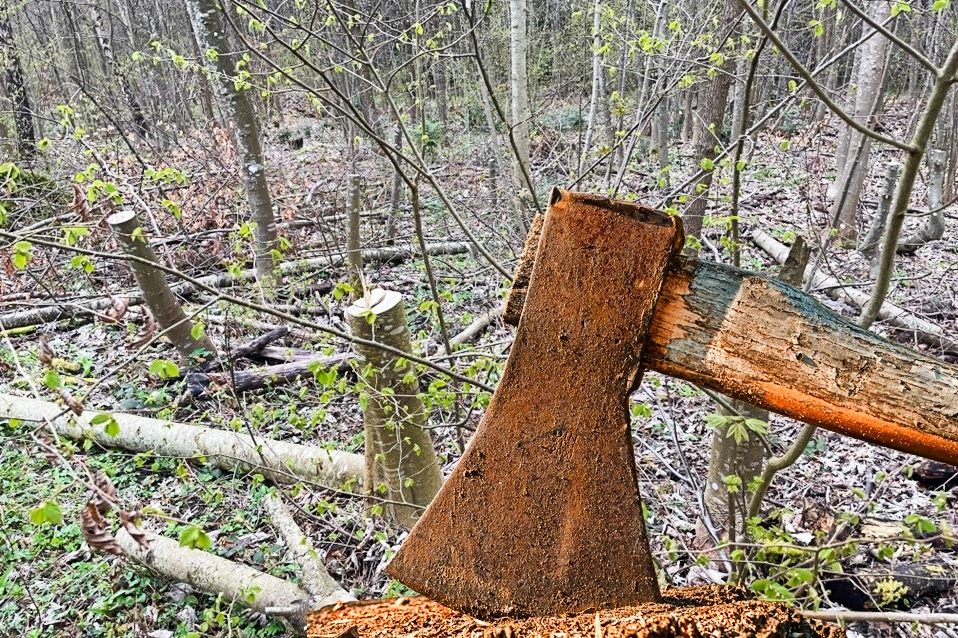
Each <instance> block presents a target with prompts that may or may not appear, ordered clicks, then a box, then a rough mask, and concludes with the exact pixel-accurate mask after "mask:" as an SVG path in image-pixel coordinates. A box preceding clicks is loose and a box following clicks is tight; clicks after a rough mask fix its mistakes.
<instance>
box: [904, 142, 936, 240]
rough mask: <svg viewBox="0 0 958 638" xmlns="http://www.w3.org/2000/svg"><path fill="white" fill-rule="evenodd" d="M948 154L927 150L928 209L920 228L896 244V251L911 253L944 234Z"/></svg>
mask: <svg viewBox="0 0 958 638" xmlns="http://www.w3.org/2000/svg"><path fill="white" fill-rule="evenodd" d="M947 161H948V154H947V153H945V151H941V150H932V151H929V152H928V174H929V178H928V210H929V211H930V214H929V215H928V216H927V217H926V218H925V223H924V224H922V226H921V228H919V229H918V230H917V231H915V232H914V233H913V234H911V235H909V236H908V237H906V238H905V239H903V240H902V241H901V242H900V243H899V244H898V252H899V253H904V254H908V255H912V254H914V253H915V252H917V251H918V249H919V248H921V247H922V246H924V245H925V244H927V243H929V242H932V241H936V240H938V239H941V238H942V236H944V234H945V209H944V208H943V206H942V204H943V202H944V189H945V172H946V171H945V164H946V162H947Z"/></svg>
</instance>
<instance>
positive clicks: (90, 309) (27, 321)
mask: <svg viewBox="0 0 958 638" xmlns="http://www.w3.org/2000/svg"><path fill="white" fill-rule="evenodd" d="M469 247H470V245H469V244H466V243H462V242H443V243H436V244H430V245H429V247H428V252H429V254H430V255H456V254H462V253H466V252H469ZM418 254H419V253H418V251H414V250H408V249H400V248H380V249H378V250H369V251H366V252H365V253H364V257H365V259H366V260H367V261H368V262H379V263H394V262H397V261H403V260H406V259H411V258H413V257H415V256H416V255H418ZM345 260H346V255H345V254H340V255H332V256H329V257H315V258H312V259H302V260H299V261H289V262H284V263H282V264H280V266H279V274H280V275H281V276H284V277H285V276H290V275H300V274H303V273H306V272H311V271H313V270H319V269H321V268H327V267H336V266H341V265H342V264H343V263H345ZM255 279H256V270H255V269H249V270H244V271H242V272H240V273H239V274H237V275H235V276H234V275H230V274H228V273H217V274H213V275H206V276H205V277H199V278H198V281H199V282H200V283H201V284H203V285H206V286H211V287H213V288H226V287H227V286H232V285H235V284H241V283H248V282H250V281H254V280H255ZM170 288H171V289H172V291H173V293H174V294H176V295H179V296H184V297H185V296H188V295H191V294H193V293H195V292H196V286H195V285H193V284H192V283H189V282H181V283H178V284H175V285H172V286H170ZM114 296H116V295H114ZM125 297H126V299H127V300H128V302H129V304H130V305H131V306H132V305H137V304H141V303H143V296H142V295H141V294H140V293H139V292H138V291H136V292H131V293H129V294H128V295H125ZM112 305H113V299H111V298H110V297H100V298H97V299H92V300H89V301H85V302H83V303H82V304H80V303H78V304H70V305H67V304H55V305H50V306H40V307H36V308H31V309H29V310H20V311H17V312H10V313H7V314H5V315H2V316H0V326H2V327H3V328H4V329H7V330H9V329H11V328H22V327H24V326H32V325H36V324H40V323H49V322H52V321H59V320H61V319H69V318H71V317H78V316H85V315H91V314H96V313H98V312H99V311H101V310H106V309H108V308H110V307H111V306H112Z"/></svg>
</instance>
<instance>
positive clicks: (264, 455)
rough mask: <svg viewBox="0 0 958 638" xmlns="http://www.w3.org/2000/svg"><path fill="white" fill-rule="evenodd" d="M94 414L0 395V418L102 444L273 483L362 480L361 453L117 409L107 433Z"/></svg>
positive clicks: (357, 482)
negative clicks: (195, 461)
mask: <svg viewBox="0 0 958 638" xmlns="http://www.w3.org/2000/svg"><path fill="white" fill-rule="evenodd" d="M98 414H103V412H93V411H84V412H83V414H82V415H80V416H79V417H76V418H74V417H73V415H70V414H64V410H63V408H62V407H61V406H59V405H57V404H56V403H50V402H48V401H41V400H39V399H31V398H27V397H18V396H13V395H9V394H0V419H5V420H7V419H17V420H20V421H33V422H44V421H49V422H50V423H51V425H52V426H53V429H54V430H55V431H56V433H57V434H58V435H60V436H63V437H66V438H69V439H74V440H80V439H85V438H90V439H91V440H93V441H94V442H96V443H98V444H99V445H102V446H104V447H113V448H117V447H118V448H123V449H126V450H133V451H135V452H147V451H152V452H154V453H155V454H157V455H159V456H172V457H176V458H194V457H202V458H204V459H205V460H206V462H207V463H210V464H211V465H214V466H216V467H221V468H224V469H231V470H232V469H241V470H244V471H246V470H250V469H256V470H257V471H260V472H262V473H263V474H264V475H265V476H266V477H267V478H268V479H270V480H272V481H274V482H278V483H291V482H295V481H298V480H306V481H314V482H318V483H322V484H324V485H329V486H331V487H336V488H339V487H342V486H348V485H355V486H357V488H358V487H359V486H360V485H361V482H362V475H363V457H362V456H361V455H359V454H352V453H350V452H341V451H339V450H327V449H324V448H322V447H319V446H311V445H299V444H296V443H288V442H286V441H275V440H272V439H267V438H263V437H257V438H256V439H255V440H254V439H253V438H252V437H250V436H248V435H246V434H239V433H237V432H229V431H226V430H218V429H214V428H208V427H202V426H198V425H188V424H185V423H173V422H170V421H161V420H159V419H151V418H148V417H143V416H137V415H133V414H121V413H118V412H114V413H112V416H113V418H114V419H116V422H117V425H118V426H119V431H118V433H117V434H116V436H111V435H109V434H107V433H106V431H105V427H104V426H103V425H93V424H91V422H90V421H91V420H92V419H93V418H94V417H96V416H97V415H98Z"/></svg>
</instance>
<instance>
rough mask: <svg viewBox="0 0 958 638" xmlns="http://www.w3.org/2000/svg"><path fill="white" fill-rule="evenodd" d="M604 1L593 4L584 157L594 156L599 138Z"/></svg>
mask: <svg viewBox="0 0 958 638" xmlns="http://www.w3.org/2000/svg"><path fill="white" fill-rule="evenodd" d="M601 46H602V0H594V2H593V3H592V93H591V95H590V97H589V125H588V128H586V130H585V142H583V144H582V155H583V156H585V157H589V156H590V155H591V154H592V144H593V142H594V141H595V138H596V137H597V133H596V131H598V130H599V127H597V126H596V124H597V120H598V118H599V101H600V100H601V99H602V53H601V52H600V48H601Z"/></svg>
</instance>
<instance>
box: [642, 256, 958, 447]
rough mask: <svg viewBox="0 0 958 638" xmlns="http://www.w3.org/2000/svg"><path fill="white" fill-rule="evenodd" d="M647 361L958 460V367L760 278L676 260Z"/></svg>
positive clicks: (847, 430) (877, 438)
mask: <svg viewBox="0 0 958 638" xmlns="http://www.w3.org/2000/svg"><path fill="white" fill-rule="evenodd" d="M644 363H645V364H646V365H647V366H648V367H649V368H651V369H653V370H658V371H659V372H662V373H664V374H668V375H671V376H675V377H679V378H681V379H686V380H689V381H692V382H694V383H698V384H700V385H703V386H706V387H709V388H712V389H715V390H718V391H720V392H723V393H725V394H728V395H730V396H733V397H735V398H737V399H741V400H743V401H748V402H749V403H753V404H755V405H758V406H761V407H763V408H766V409H768V410H771V411H773V412H778V413H780V414H784V415H786V416H790V417H792V418H795V419H799V420H801V421H804V422H806V423H811V424H813V425H818V426H820V427H823V428H825V429H828V430H831V431H833V432H839V433H841V434H846V435H849V436H854V437H857V438H860V439H863V440H865V441H869V442H872V443H877V444H879V445H883V446H885V447H890V448H894V449H897V450H901V451H904V452H910V453H912V454H919V455H922V456H926V457H928V458H933V459H937V460H940V461H946V462H948V461H949V460H950V462H954V460H955V459H958V368H956V367H955V366H950V365H948V364H945V363H942V362H941V361H939V360H937V359H934V358H932V357H928V356H926V355H923V354H921V353H919V352H916V351H913V350H910V349H908V348H905V347H903V346H900V345H898V344H895V343H892V342H890V341H888V340H886V339H883V338H881V337H879V336H878V335H876V334H874V333H871V332H868V331H867V330H863V329H861V328H858V327H857V326H854V325H852V324H850V323H848V322H847V321H845V320H844V319H842V318H841V317H839V316H838V315H836V314H835V313H833V312H831V311H830V310H828V309H827V308H825V307H824V306H822V305H821V304H820V303H818V302H817V301H815V300H814V299H812V298H811V297H809V296H808V295H806V294H804V293H802V292H799V291H798V290H795V289H794V288H792V287H790V286H788V285H786V284H783V283H781V282H777V281H774V280H770V279H768V278H767V277H763V276H761V275H755V274H750V273H747V272H744V271H741V270H739V269H737V268H732V267H727V266H720V265H718V264H713V263H709V262H705V261H700V262H696V261H692V260H688V261H685V260H681V261H678V262H677V263H676V264H675V265H674V267H673V270H672V272H671V273H670V274H669V276H668V277H667V279H666V282H665V285H664V286H663V289H662V293H661V295H660V296H659V301H658V305H657V306H656V310H655V315H654V317H653V319H652V328H651V332H650V335H649V344H648V346H647V349H646V354H645V357H644Z"/></svg>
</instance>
